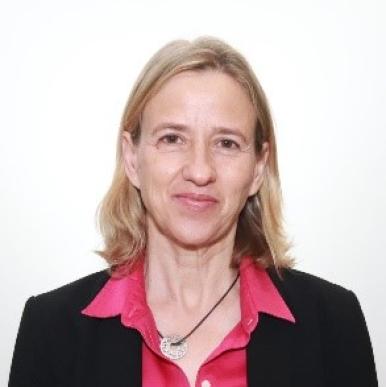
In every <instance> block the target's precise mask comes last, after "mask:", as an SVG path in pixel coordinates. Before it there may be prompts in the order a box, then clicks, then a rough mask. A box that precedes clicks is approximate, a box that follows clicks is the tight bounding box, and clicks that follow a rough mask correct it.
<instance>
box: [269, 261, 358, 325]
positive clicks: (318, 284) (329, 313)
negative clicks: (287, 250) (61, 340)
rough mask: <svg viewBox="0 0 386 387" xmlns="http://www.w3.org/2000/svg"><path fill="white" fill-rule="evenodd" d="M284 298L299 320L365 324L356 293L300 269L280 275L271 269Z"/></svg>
mask: <svg viewBox="0 0 386 387" xmlns="http://www.w3.org/2000/svg"><path fill="white" fill-rule="evenodd" d="M267 271H268V273H269V275H270V277H271V279H272V281H273V282H274V284H275V286H276V287H277V289H278V290H279V292H280V293H281V295H282V296H283V299H284V300H285V302H286V303H287V305H288V306H289V308H290V309H291V311H292V312H293V313H294V315H295V318H296V317H297V320H298V321H299V322H301V321H304V322H306V321H307V322H309V321H313V322H314V323H316V321H318V324H321V325H322V326H324V327H325V328H326V327H332V328H334V329H335V328H337V327H339V326H341V328H342V329H344V327H345V326H346V327H347V324H348V323H349V322H350V325H351V327H353V326H354V325H355V322H357V323H358V324H360V325H363V323H364V316H363V312H362V309H361V306H360V303H359V300H358V298H357V296H356V294H355V293H354V292H353V291H352V290H350V289H348V288H346V287H343V286H341V285H338V284H336V283H334V282H331V281H328V280H326V279H324V278H321V277H318V276H316V275H313V274H310V273H306V272H303V271H301V270H296V269H283V270H282V271H281V273H282V278H279V277H278V275H277V273H276V271H274V269H268V270H267Z"/></svg>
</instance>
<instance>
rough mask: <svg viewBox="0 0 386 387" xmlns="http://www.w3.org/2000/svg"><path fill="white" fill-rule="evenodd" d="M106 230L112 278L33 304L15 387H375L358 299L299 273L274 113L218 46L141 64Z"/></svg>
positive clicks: (171, 48)
mask: <svg viewBox="0 0 386 387" xmlns="http://www.w3.org/2000/svg"><path fill="white" fill-rule="evenodd" d="M100 226H101V232H102V234H103V236H104V239H105V248H104V250H103V251H99V252H98V253H99V254H100V255H102V256H103V257H104V258H105V259H106V261H107V262H108V264H109V269H108V270H104V271H101V272H98V273H95V274H92V275H90V276H88V277H85V278H82V279H80V280H78V281H76V282H73V283H71V284H68V285H66V286H64V287H62V288H60V289H56V290H54V291H52V292H49V293H46V294H42V295H39V296H37V297H31V298H30V299H29V300H28V301H27V303H26V306H25V310H24V313H23V317H22V320H21V325H20V328H19V333H18V338H17V341H16V346H15V352H14V358H13V363H12V368H11V374H10V383H9V385H10V386H11V387H19V386H50V387H52V386H71V387H73V386H79V387H80V386H82V387H87V386H90V387H91V386H93V387H95V386H109V387H115V386H116V387H118V386H122V387H124V386H125V387H127V386H140V385H142V386H147V387H149V386H203V387H204V386H207V387H208V386H224V387H227V386H232V387H235V386H246V385H249V386H265V387H271V386H272V387H279V386H280V387H284V386H287V387H289V386H296V387H302V386H304V387H310V386H312V387H316V386H328V387H331V386H333V387H334V386H336V387H338V386H339V387H342V386H350V387H353V386H357V387H359V386H363V387H365V386H366V387H371V386H376V385H377V378H376V371H375V365H374V359H373V353H372V348H371V343H370V339H369V335H368V331H367V328H366V323H365V320H364V317H363V314H362V311H361V308H360V305H359V302H358V300H357V298H356V296H355V295H354V293H353V292H352V291H350V290H346V289H344V288H342V287H340V286H338V285H334V284H332V283H329V282H327V281H325V280H322V279H320V278H317V277H315V276H312V275H309V274H306V273H303V272H300V271H297V270H295V269H293V260H292V259H291V258H290V257H289V256H288V255H287V251H288V247H289V246H288V243H287V241H286V239H285V235H284V232H283V229H282V217H281V202H280V182H279V175H278V166H277V156H276V144H275V137H274V130H273V125H272V120H271V116H270V112H269V108H268V104H267V101H266V99H265V96H264V93H263V90H262V89H261V86H260V85H259V83H258V81H257V79H256V77H255V75H254V73H253V71H252V70H251V68H250V67H249V65H248V63H247V62H246V61H245V59H244V58H243V57H242V56H241V55H240V54H239V53H238V52H237V51H235V50H234V49H233V48H232V47H230V46H228V45H227V44H225V43H224V42H222V41H220V40H217V39H214V38H199V39H196V40H195V41H193V42H187V41H174V42H171V43H170V44H168V45H166V46H165V47H163V48H162V49H161V50H160V51H158V52H157V53H156V54H155V56H154V57H153V58H152V59H151V60H150V61H149V63H148V64H147V65H146V67H145V68H144V70H143V72H142V73H141V75H140V76H139V78H138V81H137V83H136V84H135V86H134V88H133V91H132V93H131V95H130V97H129V100H128V103H127V106H126V109H125V112H124V115H123V119H122V124H121V129H120V132H119V137H118V147H117V167H116V171H115V175H114V179H113V182H112V185H111V188H110V190H109V191H108V193H107V195H106V197H105V199H104V200H103V202H102V205H101V208H100Z"/></svg>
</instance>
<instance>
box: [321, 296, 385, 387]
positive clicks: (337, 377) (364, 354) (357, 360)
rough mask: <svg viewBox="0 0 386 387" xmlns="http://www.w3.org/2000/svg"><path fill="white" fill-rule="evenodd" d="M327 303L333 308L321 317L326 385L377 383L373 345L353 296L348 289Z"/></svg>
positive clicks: (374, 386) (360, 386) (367, 385)
mask: <svg viewBox="0 0 386 387" xmlns="http://www.w3.org/2000/svg"><path fill="white" fill-rule="evenodd" d="M329 305H330V307H332V306H331V305H334V306H333V308H334V309H335V310H332V313H329V314H326V315H325V316H324V318H323V320H324V323H325V325H326V328H327V329H326V330H325V334H324V337H323V345H324V348H325V351H326V353H325V356H324V358H325V363H326V368H325V370H326V380H327V383H326V385H327V386H334V387H335V386H337V387H338V386H351V387H377V386H378V381H377V374H376V367H375V362H374V355H373V349H372V345H371V341H370V336H369V332H368V329H367V325H366V321H365V317H364V315H363V312H362V308H361V306H360V303H359V301H358V298H357V296H356V295H355V293H354V292H352V291H351V290H349V291H347V292H346V297H345V298H344V299H341V300H340V301H339V302H338V303H335V304H333V303H330V304H329ZM330 312H331V310H330ZM328 315H329V316H330V317H328Z"/></svg>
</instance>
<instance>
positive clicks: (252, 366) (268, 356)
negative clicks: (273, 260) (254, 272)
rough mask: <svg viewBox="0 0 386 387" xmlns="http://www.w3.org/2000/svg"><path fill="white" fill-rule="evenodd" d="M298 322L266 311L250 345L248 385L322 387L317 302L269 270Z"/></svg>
mask: <svg viewBox="0 0 386 387" xmlns="http://www.w3.org/2000/svg"><path fill="white" fill-rule="evenodd" d="M267 272H268V274H269V276H270V277H271V279H272V281H273V283H274V284H275V286H276V288H277V290H278V291H279V293H280V294H281V296H282V297H283V300H284V301H285V303H286V304H287V306H288V307H289V308H290V310H291V312H292V314H293V316H294V317H295V320H296V322H295V324H293V323H292V322H289V321H287V320H283V319H280V318H278V317H274V316H271V315H268V314H265V313H259V322H258V324H257V327H256V329H255V330H254V332H253V333H252V335H251V340H250V342H249V343H248V346H247V376H248V385H249V386H253V387H254V386H256V387H261V386H264V387H310V386H312V387H321V386H323V369H322V360H321V357H320V353H321V347H320V333H319V330H318V326H319V325H318V321H317V311H316V310H315V304H314V303H312V302H311V301H310V299H309V298H308V297H305V295H304V292H305V291H307V290H308V289H307V288H306V289H301V288H300V289H299V288H297V287H294V285H293V284H292V285H291V284H290V283H289V281H288V279H287V280H286V279H285V276H284V279H283V280H281V279H280V278H279V277H278V276H277V274H276V272H275V271H274V269H272V268H271V269H268V270H267Z"/></svg>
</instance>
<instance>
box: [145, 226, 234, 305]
mask: <svg viewBox="0 0 386 387" xmlns="http://www.w3.org/2000/svg"><path fill="white" fill-rule="evenodd" d="M147 242H148V243H147V251H146V266H145V276H146V294H147V300H148V303H149V304H150V305H154V304H157V305H164V304H168V303H171V302H172V303H173V304H174V305H175V306H177V307H179V308H180V309H182V310H186V311H193V310H194V311H196V312H199V311H200V310H202V311H205V310H208V307H210V306H212V305H213V302H214V301H216V300H217V299H218V298H219V297H221V295H222V294H223V293H224V291H225V290H226V289H227V288H228V287H229V285H230V284H231V283H232V281H233V280H234V278H235V277H236V272H237V271H236V270H235V269H233V268H232V267H231V261H232V253H233V242H234V239H233V238H232V237H230V238H229V239H228V240H225V241H222V242H221V243H218V244H215V245H212V246H209V247H205V248H200V249H197V250H187V249H184V248H182V247H180V246H176V244H175V243H172V242H170V241H169V240H168V239H167V238H165V237H163V236H162V235H159V234H152V233H151V232H149V234H148V240H147Z"/></svg>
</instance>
